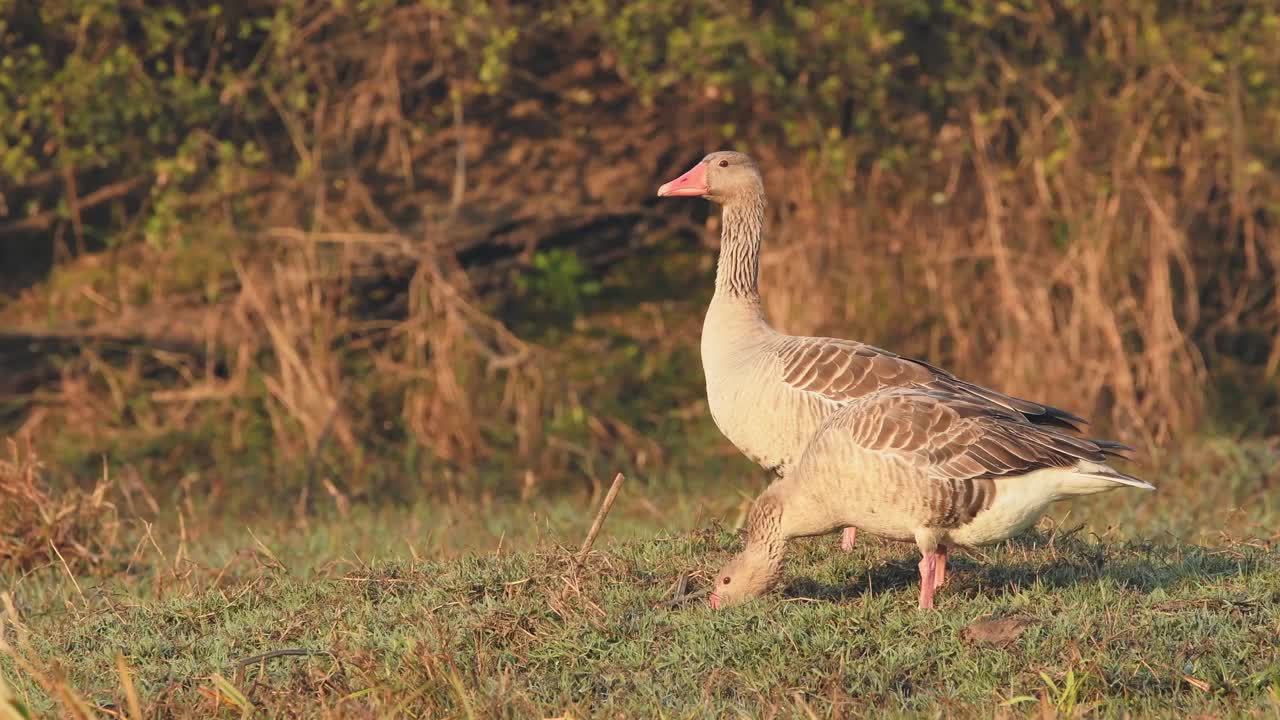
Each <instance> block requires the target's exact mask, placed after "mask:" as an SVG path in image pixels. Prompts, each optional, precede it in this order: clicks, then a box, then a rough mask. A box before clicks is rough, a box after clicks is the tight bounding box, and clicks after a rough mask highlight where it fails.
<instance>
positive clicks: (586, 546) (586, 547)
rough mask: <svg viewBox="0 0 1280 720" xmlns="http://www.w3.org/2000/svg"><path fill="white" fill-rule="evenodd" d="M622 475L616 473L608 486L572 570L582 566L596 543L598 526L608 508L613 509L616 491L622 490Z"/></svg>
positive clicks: (602, 523)
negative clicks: (592, 545) (607, 490)
mask: <svg viewBox="0 0 1280 720" xmlns="http://www.w3.org/2000/svg"><path fill="white" fill-rule="evenodd" d="M624 479H625V478H623V475H622V473H618V475H617V476H616V477H614V478H613V485H610V486H609V494H607V495H605V496H604V502H602V503H600V511H599V512H597V513H596V519H595V521H594V522H592V523H591V530H589V531H588V532H587V539H586V540H583V541H582V547H581V548H579V549H578V556H577V558H575V559H574V568H575V569H576V568H577V567H579V566H581V565H582V562H583V561H584V560H586V559H587V553H589V552H591V544H592V543H594V542H595V541H596V535H598V534H599V533H600V526H602V525H604V519H605V517H606V516H608V515H609V508H611V507H613V501H614V499H616V498H617V497H618V491H619V490H621V489H622V481H623V480H624Z"/></svg>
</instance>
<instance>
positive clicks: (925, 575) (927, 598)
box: [920, 553, 938, 610]
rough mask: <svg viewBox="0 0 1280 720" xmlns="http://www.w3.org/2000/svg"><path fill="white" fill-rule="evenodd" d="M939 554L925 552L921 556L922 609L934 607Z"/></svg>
mask: <svg viewBox="0 0 1280 720" xmlns="http://www.w3.org/2000/svg"><path fill="white" fill-rule="evenodd" d="M937 573H938V554H937V553H924V557H922V558H920V609H921V610H932V609H933V589H934V588H935V587H937V584H936V582H937V577H938V575H937Z"/></svg>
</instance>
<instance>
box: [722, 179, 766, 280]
mask: <svg viewBox="0 0 1280 720" xmlns="http://www.w3.org/2000/svg"><path fill="white" fill-rule="evenodd" d="M766 207H767V203H766V202H765V199H764V193H763V192H761V193H759V194H753V195H749V196H747V197H745V198H742V199H735V200H733V201H731V202H727V203H725V205H724V213H723V215H722V217H721V220H720V223H721V228H720V261H719V263H718V264H717V265H716V295H717V296H719V297H732V298H741V299H743V300H748V301H753V302H756V303H758V302H759V301H760V286H759V280H760V241H761V239H762V238H763V237H764V215H765V209H766Z"/></svg>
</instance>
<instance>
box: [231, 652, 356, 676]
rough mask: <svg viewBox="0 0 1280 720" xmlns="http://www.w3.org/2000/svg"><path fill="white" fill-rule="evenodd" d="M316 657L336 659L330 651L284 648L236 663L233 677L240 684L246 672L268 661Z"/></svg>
mask: <svg viewBox="0 0 1280 720" xmlns="http://www.w3.org/2000/svg"><path fill="white" fill-rule="evenodd" d="M315 655H324V656H325V657H330V658H333V657H334V654H333V653H331V652H329V651H328V650H307V649H305V648H284V649H282V650H272V651H270V652H264V653H259V654H257V655H250V656H249V657H247V658H243V659H241V660H238V661H236V664H235V665H234V666H233V667H232V675H233V676H234V678H235V681H236V682H237V683H238V682H240V679H241V677H242V675H243V673H244V671H245V670H247V669H248V668H249V667H251V666H253V665H258V664H261V663H265V662H266V661H268V660H274V659H276V658H280V657H312V656H315ZM335 659H336V658H335Z"/></svg>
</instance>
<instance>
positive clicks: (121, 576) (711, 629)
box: [0, 447, 1280, 718]
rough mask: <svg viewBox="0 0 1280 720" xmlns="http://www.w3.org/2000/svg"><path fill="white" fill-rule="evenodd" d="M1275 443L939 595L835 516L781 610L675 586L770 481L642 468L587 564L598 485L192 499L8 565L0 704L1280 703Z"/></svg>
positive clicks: (628, 711) (783, 711) (1258, 709)
mask: <svg viewBox="0 0 1280 720" xmlns="http://www.w3.org/2000/svg"><path fill="white" fill-rule="evenodd" d="M1273 452H1274V449H1273V448H1267V447H1258V448H1254V449H1253V450H1252V451H1248V452H1246V451H1245V450H1244V449H1242V448H1235V449H1234V450H1232V451H1229V452H1228V451H1227V450H1225V449H1220V454H1219V456H1215V457H1217V460H1214V461H1210V462H1202V464H1200V465H1198V466H1197V467H1196V468H1191V467H1185V468H1183V470H1182V471H1181V472H1172V471H1169V472H1162V473H1159V474H1160V475H1163V477H1155V476H1151V475H1150V473H1148V475H1149V476H1151V477H1152V479H1154V480H1156V481H1157V482H1160V483H1161V485H1162V487H1161V491H1160V492H1158V493H1154V494H1142V493H1128V494H1126V493H1123V492H1118V493H1113V494H1111V495H1106V496H1102V497H1101V498H1092V499H1088V500H1086V501H1084V502H1080V503H1077V504H1075V505H1073V506H1063V507H1061V508H1060V509H1059V511H1058V512H1057V513H1056V514H1055V516H1054V517H1051V518H1047V519H1046V520H1045V521H1044V522H1042V524H1041V525H1040V527H1039V529H1038V530H1037V531H1036V532H1034V533H1032V534H1030V535H1028V536H1026V537H1023V538H1019V539H1017V540H1014V541H1011V542H1009V543H1006V544H1004V545H1001V546H998V547H995V548H991V549H988V550H986V551H983V552H978V553H970V554H967V555H966V556H964V557H962V558H961V559H960V560H959V561H958V562H957V563H956V572H955V574H954V576H953V581H952V582H951V583H949V584H948V586H947V587H946V588H945V590H944V591H943V592H942V594H941V595H940V604H939V609H938V611H937V612H933V613H928V612H921V611H918V610H916V608H915V594H916V587H915V583H916V571H915V562H916V557H915V555H914V549H913V548H911V547H909V546H906V545H898V544H893V543H886V542H882V541H878V540H876V539H873V538H867V539H865V540H860V542H859V545H858V547H857V548H856V549H855V551H854V552H853V553H851V554H848V555H845V554H843V553H840V552H839V551H838V548H837V542H836V538H835V537H834V536H833V537H827V538H817V539H812V540H808V541H803V542H799V543H797V544H796V545H795V546H794V547H795V549H794V551H793V552H792V554H791V556H790V557H789V559H788V564H787V568H786V578H787V580H786V582H785V583H784V586H783V589H782V590H781V591H779V592H776V593H774V594H772V595H770V596H767V597H766V598H765V599H764V600H762V601H760V602H756V603H753V604H749V605H747V606H744V607H742V608H737V609H732V610H730V611H726V612H722V613H719V614H715V613H713V612H712V611H711V610H709V609H708V608H707V607H706V606H705V604H704V603H702V602H698V601H690V602H685V603H674V604H673V603H671V602H670V601H671V600H672V599H673V598H675V597H676V595H675V593H676V591H677V586H678V585H679V584H680V583H681V578H682V577H684V578H685V583H686V584H687V586H688V589H689V591H690V592H692V591H693V590H696V589H698V588H701V587H705V583H706V577H707V576H708V575H709V574H710V573H713V572H714V571H715V569H716V568H717V567H718V566H719V564H720V563H722V562H723V561H724V560H725V559H726V558H727V557H728V556H729V554H730V553H731V552H732V551H733V550H734V549H735V548H736V547H738V543H739V540H738V539H737V537H736V533H735V531H734V528H735V527H736V526H737V525H738V523H740V522H741V517H742V513H743V511H744V510H745V508H746V500H747V499H749V498H750V496H751V494H752V493H754V492H755V491H757V490H758V489H759V488H760V487H761V483H762V480H761V478H759V476H755V475H753V476H748V477H745V478H742V479H740V480H734V481H727V482H724V483H722V484H719V485H717V486H708V485H704V486H703V487H701V488H700V489H698V488H695V487H692V486H679V485H676V484H674V483H665V484H664V483H662V482H658V481H651V482H648V483H646V482H644V481H643V479H633V480H631V481H629V483H628V484H627V485H626V486H624V489H623V491H622V494H621V496H620V499H619V501H618V503H617V505H616V506H615V507H614V509H613V512H612V513H611V515H610V516H609V518H608V520H607V522H606V524H605V529H604V532H603V533H602V534H601V537H600V539H599V541H598V542H597V544H596V547H595V550H594V551H593V552H592V554H591V555H590V556H589V557H588V559H587V561H586V563H585V564H584V565H583V566H582V567H580V568H578V567H575V566H574V564H573V555H574V552H573V549H574V548H576V547H577V545H578V543H579V542H580V541H581V539H582V537H583V535H584V533H585V529H586V527H587V525H588V524H589V523H590V520H591V518H592V516H593V515H594V509H593V506H592V502H591V501H590V499H589V498H587V497H586V496H585V494H583V495H576V496H575V495H569V496H561V497H557V498H533V499H530V500H528V501H525V502H521V501H518V500H515V499H496V500H494V501H492V502H489V503H486V504H479V503H475V504H465V503H430V502H426V501H423V502H419V503H415V504H413V505H409V506H405V507H400V508H390V507H384V508H381V509H374V508H371V507H368V506H357V507H354V508H351V509H350V510H348V511H346V512H345V513H340V512H339V511H338V510H337V509H334V510H326V511H322V512H320V513H319V514H312V515H310V516H307V517H306V518H305V519H299V518H298V517H296V516H293V515H291V514H290V513H288V512H280V513H272V512H270V511H264V512H263V513H261V514H260V515H259V516H257V517H252V518H247V519H239V518H236V519H227V518H223V519H220V520H214V519H212V518H213V517H214V516H215V514H207V513H203V512H202V511H201V510H202V508H200V507H199V506H188V509H187V510H185V511H182V513H181V515H182V517H183V518H184V519H183V520H182V521H181V522H175V521H174V518H172V517H168V516H162V517H159V518H156V523H155V524H154V525H150V526H145V525H141V524H138V523H130V524H129V526H128V527H127V528H126V529H125V531H124V532H123V536H125V537H127V539H128V541H127V542H124V541H122V542H121V543H120V544H119V549H118V550H117V551H116V552H115V553H114V554H113V555H112V556H110V557H109V558H107V559H106V560H105V561H103V562H100V563H98V564H97V565H95V566H94V567H92V568H90V569H84V568H83V567H81V566H78V565H76V563H75V562H73V561H68V562H67V564H65V565H64V563H63V562H62V561H61V560H60V559H59V558H57V557H56V556H55V557H53V558H52V559H51V560H50V562H48V563H46V564H43V565H42V566H40V567H37V568H35V569H33V570H31V571H29V572H26V573H23V574H16V575H15V574H10V575H6V576H4V577H3V578H2V580H3V585H4V586H5V587H6V588H7V591H6V593H5V595H4V606H5V607H4V617H5V626H4V632H3V634H2V635H0V637H3V639H4V641H5V648H4V652H3V653H2V654H0V655H2V656H0V676H2V677H3V678H4V682H5V685H6V688H7V690H6V692H8V693H9V694H10V695H9V698H8V699H7V701H6V702H7V703H8V704H7V705H6V706H3V707H4V710H2V711H0V717H75V716H81V717H95V716H96V717H112V716H119V717H468V718H485V717H512V718H529V717H575V718H582V717H704V716H716V717H770V716H777V717H849V716H856V717H880V716H883V715H885V714H889V715H902V716H918V715H926V716H948V717H950V716H977V717H990V716H1013V717H1022V716H1029V715H1030V716H1042V717H1043V716H1058V717H1077V716H1086V715H1087V716H1105V717H1111V716H1120V715H1124V714H1126V713H1128V714H1129V715H1130V716H1164V717H1190V716H1195V715H1204V716H1213V717H1280V649H1278V639H1280V543H1278V542H1277V540H1278V537H1277V535H1276V533H1275V528H1276V527H1280V501H1277V499H1276V498H1275V496H1274V494H1272V493H1267V492H1266V484H1267V483H1268V482H1269V479H1268V478H1269V475H1268V473H1270V472H1272V471H1273V470H1274V460H1275V456H1274V455H1273V454H1271V453H1273ZM1164 467H1177V463H1174V462H1172V461H1169V462H1166V463H1165V465H1164ZM1209 467H1212V468H1215V470H1214V472H1216V473H1218V482H1217V483H1216V484H1212V485H1211V484H1210V483H1207V482H1206V483H1202V484H1201V487H1202V488H1203V487H1216V488H1217V494H1214V493H1213V492H1205V491H1202V492H1201V493H1200V494H1197V495H1192V494H1191V493H1188V492H1185V490H1186V489H1187V488H1189V487H1190V485H1189V484H1188V483H1190V478H1191V477H1192V474H1193V473H1202V472H1207V471H1208V470H1207V468H1209ZM1180 488H1181V489H1182V490H1183V491H1184V492H1180ZM1192 497H1194V498H1195V500H1194V502H1192V501H1191V499H1190V498H1192ZM188 515H189V517H188ZM73 565H76V568H75V570H74V571H73V570H72V566H73ZM4 712H7V713H8V715H7V716H6V715H3V713H4Z"/></svg>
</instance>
